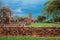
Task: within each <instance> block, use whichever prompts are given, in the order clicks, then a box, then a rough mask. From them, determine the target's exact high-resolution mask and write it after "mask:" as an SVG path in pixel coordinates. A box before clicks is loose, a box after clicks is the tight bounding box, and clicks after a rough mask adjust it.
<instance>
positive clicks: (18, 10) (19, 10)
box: [14, 8, 23, 13]
mask: <svg viewBox="0 0 60 40" xmlns="http://www.w3.org/2000/svg"><path fill="white" fill-rule="evenodd" d="M14 11H15V12H20V13H22V12H23V11H22V10H21V9H20V8H18V9H15V10H14Z"/></svg>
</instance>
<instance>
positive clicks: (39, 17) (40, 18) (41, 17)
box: [37, 16, 46, 22]
mask: <svg viewBox="0 0 60 40" xmlns="http://www.w3.org/2000/svg"><path fill="white" fill-rule="evenodd" d="M45 19H46V17H45V16H38V17H37V21H38V22H42V21H43V20H45Z"/></svg>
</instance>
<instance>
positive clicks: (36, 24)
mask: <svg viewBox="0 0 60 40" xmlns="http://www.w3.org/2000/svg"><path fill="white" fill-rule="evenodd" d="M28 26H33V27H57V26H58V27H60V24H53V23H32V24H30V25H28Z"/></svg>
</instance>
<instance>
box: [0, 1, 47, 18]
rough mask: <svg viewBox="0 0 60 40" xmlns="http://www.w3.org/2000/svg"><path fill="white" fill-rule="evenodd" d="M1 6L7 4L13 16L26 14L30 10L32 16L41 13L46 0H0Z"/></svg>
mask: <svg viewBox="0 0 60 40" xmlns="http://www.w3.org/2000/svg"><path fill="white" fill-rule="evenodd" d="M0 1H1V2H2V6H8V7H10V9H11V10H12V11H13V16H16V15H17V16H27V15H28V13H29V12H31V14H32V17H34V18H36V17H37V16H39V15H41V12H42V10H43V9H44V7H45V6H44V4H45V3H46V2H47V1H48V0H0Z"/></svg>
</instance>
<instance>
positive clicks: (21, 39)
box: [0, 37, 60, 40]
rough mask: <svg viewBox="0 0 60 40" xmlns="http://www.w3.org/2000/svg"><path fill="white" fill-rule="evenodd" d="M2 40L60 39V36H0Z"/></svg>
mask: <svg viewBox="0 0 60 40" xmlns="http://www.w3.org/2000/svg"><path fill="white" fill-rule="evenodd" d="M0 40H60V38H40V37H0Z"/></svg>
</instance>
